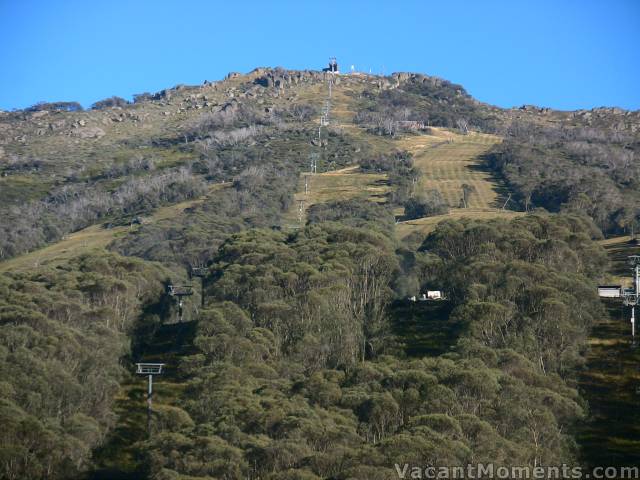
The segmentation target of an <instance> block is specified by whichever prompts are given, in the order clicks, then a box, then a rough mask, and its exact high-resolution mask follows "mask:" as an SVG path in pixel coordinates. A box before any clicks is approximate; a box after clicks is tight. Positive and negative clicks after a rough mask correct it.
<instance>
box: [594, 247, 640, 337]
mask: <svg viewBox="0 0 640 480" xmlns="http://www.w3.org/2000/svg"><path fill="white" fill-rule="evenodd" d="M629 263H630V264H631V270H632V272H633V273H632V280H633V282H632V287H631V288H626V287H623V286H621V285H600V286H598V296H599V297H600V298H619V299H621V300H622V304H623V305H624V306H625V307H631V340H632V341H633V342H634V343H635V340H636V307H637V306H638V305H640V255H631V256H630V257H629Z"/></svg>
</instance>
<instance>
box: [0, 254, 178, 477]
mask: <svg viewBox="0 0 640 480" xmlns="http://www.w3.org/2000/svg"><path fill="white" fill-rule="evenodd" d="M167 274H168V272H167V271H166V270H164V269H163V268H162V267H160V266H159V265H154V264H149V263H144V262H142V261H140V260H136V259H128V258H123V257H120V256H117V255H114V254H108V253H106V252H105V253H104V254H103V255H102V256H100V257H98V256H83V257H80V258H78V259H76V260H75V261H72V262H69V263H68V264H67V265H65V268H62V269H40V270H39V271H38V272H34V273H31V274H26V273H25V274H7V273H5V274H3V275H2V276H0V378H2V381H1V382H0V418H2V427H3V432H2V439H1V440H0V478H7V479H18V478H69V477H70V476H75V475H77V474H78V473H79V472H81V471H83V470H85V469H86V468H87V466H88V465H89V460H90V456H91V450H92V449H93V448H95V447H97V446H98V445H100V443H101V442H102V440H103V439H104V436H105V434H106V432H107V431H108V430H109V428H110V427H112V426H113V423H114V420H115V419H114V418H113V414H112V412H111V406H112V403H113V397H114V395H115V394H116V392H117V391H118V388H119V387H118V383H119V381H120V380H121V378H122V375H123V369H122V366H121V364H120V359H121V358H122V357H124V356H126V355H127V354H128V346H129V343H130V342H129V339H128V337H129V336H130V335H131V333H132V332H133V329H134V326H135V324H136V322H137V320H138V317H139V316H140V315H142V313H143V310H144V311H146V312H148V313H149V314H151V312H152V311H153V307H154V305H156V304H157V303H158V301H159V298H160V295H161V293H162V290H163V282H164V281H165V278H166V276H167ZM158 313H159V312H158Z"/></svg>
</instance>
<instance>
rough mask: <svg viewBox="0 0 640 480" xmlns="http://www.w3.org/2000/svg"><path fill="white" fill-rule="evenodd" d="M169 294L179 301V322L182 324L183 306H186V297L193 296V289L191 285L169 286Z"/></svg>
mask: <svg viewBox="0 0 640 480" xmlns="http://www.w3.org/2000/svg"><path fill="white" fill-rule="evenodd" d="M167 293H168V294H169V295H171V296H172V297H175V298H176V299H177V301H178V322H182V313H183V312H182V306H183V304H184V297H190V296H191V295H193V287H192V286H191V285H169V286H168V287H167Z"/></svg>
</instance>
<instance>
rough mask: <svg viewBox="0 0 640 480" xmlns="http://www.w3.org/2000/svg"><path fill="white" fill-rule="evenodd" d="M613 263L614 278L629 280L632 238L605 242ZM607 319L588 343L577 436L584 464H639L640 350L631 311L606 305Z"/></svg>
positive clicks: (637, 250)
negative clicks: (582, 418)
mask: <svg viewBox="0 0 640 480" xmlns="http://www.w3.org/2000/svg"><path fill="white" fill-rule="evenodd" d="M603 243H604V247H605V248H606V249H607V252H608V253H609V256H610V258H611V260H612V266H613V268H612V273H613V275H615V276H616V277H618V278H623V277H626V278H629V275H630V269H629V265H628V263H627V256H628V255H634V254H636V255H637V254H640V247H638V246H633V245H631V244H630V243H629V242H628V237H623V238H621V239H616V240H608V241H605V242H603ZM607 307H608V309H607V311H608V315H607V316H605V317H604V318H602V319H601V320H600V322H598V323H597V324H596V325H595V326H594V329H593V331H592V334H591V338H590V339H589V346H590V350H589V353H588V355H587V365H586V369H585V370H584V371H583V372H582V374H581V376H580V388H581V390H582V394H583V396H584V397H585V398H586V399H587V400H588V402H589V406H590V412H589V417H588V420H587V421H586V422H585V424H584V425H581V426H580V427H579V430H578V435H577V439H578V443H579V444H580V445H581V447H582V450H583V459H584V463H585V464H587V465H591V466H596V465H638V464H640V410H639V409H638V401H640V372H639V371H638V365H640V348H638V347H637V346H636V347H634V346H632V345H631V341H630V340H631V339H630V337H631V327H630V323H629V315H630V312H629V309H628V308H624V309H623V308H622V306H621V305H620V303H618V302H611V303H608V304H607Z"/></svg>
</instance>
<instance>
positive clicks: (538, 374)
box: [0, 69, 638, 480]
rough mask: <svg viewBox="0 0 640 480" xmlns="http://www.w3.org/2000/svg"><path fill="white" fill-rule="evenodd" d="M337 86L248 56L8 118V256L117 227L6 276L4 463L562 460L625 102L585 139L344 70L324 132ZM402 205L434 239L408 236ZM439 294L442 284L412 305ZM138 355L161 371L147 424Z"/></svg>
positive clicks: (2, 279)
mask: <svg viewBox="0 0 640 480" xmlns="http://www.w3.org/2000/svg"><path fill="white" fill-rule="evenodd" d="M325 87H326V84H325V83H323V78H322V75H321V74H319V73H313V72H289V71H285V70H282V69H274V70H271V69H259V70H256V71H254V72H252V73H251V74H249V75H247V76H236V75H230V76H229V78H228V79H226V80H225V81H223V82H215V83H210V82H207V83H206V84H205V85H203V86H201V87H187V86H178V87H175V88H172V89H167V90H163V91H162V92H159V93H156V94H147V93H145V94H140V95H137V96H135V102H134V103H129V102H126V101H125V100H123V99H119V98H117V97H114V98H111V99H107V100H104V101H102V102H98V103H97V104H96V105H94V106H93V107H92V109H90V110H86V111H81V110H80V109H78V108H76V107H75V106H73V105H66V106H65V105H61V106H59V108H56V107H54V106H49V107H47V108H45V107H44V106H42V108H40V107H39V108H32V109H30V110H29V111H22V112H11V113H6V114H5V113H2V115H3V116H2V118H1V120H2V122H0V140H2V142H3V149H0V157H1V158H2V163H0V169H1V171H2V175H3V178H2V181H3V184H2V185H3V189H2V190H1V191H0V197H2V199H3V200H5V203H4V204H3V206H2V207H0V214H1V215H3V218H6V219H8V221H5V222H3V224H2V226H1V228H0V257H1V258H3V259H4V258H9V257H13V256H17V255H23V254H24V253H25V252H29V251H31V250H34V249H36V248H38V247H40V246H42V245H45V244H47V243H51V242H55V241H57V240H59V239H60V238H62V237H63V236H65V235H67V234H68V233H69V232H74V231H77V230H79V229H82V228H83V227H87V226H89V225H91V226H92V227H91V228H93V229H100V228H102V227H104V228H105V229H111V230H110V231H113V235H111V236H104V235H102V236H101V239H102V240H101V241H103V242H104V243H106V241H107V240H104V239H105V237H108V238H109V239H111V238H114V239H115V240H114V241H113V242H112V243H111V244H110V245H109V246H108V248H102V247H103V246H104V244H102V243H101V244H99V245H96V248H94V249H93V250H92V251H90V252H89V253H82V252H81V251H82V249H80V248H78V249H77V250H78V251H74V252H67V253H65V255H64V256H63V257H62V258H59V259H57V261H55V262H49V263H47V264H46V265H40V264H39V263H38V261H37V258H38V257H37V255H36V254H35V253H34V254H31V255H30V254H26V255H24V256H22V257H20V260H23V261H22V263H21V264H22V266H23V268H21V270H24V272H18V271H17V269H13V270H12V268H3V269H0V270H2V272H3V273H1V274H0V418H2V424H3V427H5V429H4V430H5V431H4V432H3V437H2V439H1V440H0V478H7V479H19V478H46V479H58V478H81V477H83V476H89V477H91V476H92V475H93V474H95V478H98V477H99V475H98V474H99V473H101V470H102V473H104V472H105V471H106V470H108V472H107V476H109V478H117V477H118V475H121V476H124V475H125V474H128V475H129V476H130V477H131V478H148V479H155V480H169V479H171V480H173V479H184V480H187V479H191V480H193V479H202V480H204V479H214V478H218V479H227V480H232V479H255V480H259V479H265V480H267V479H282V478H290V479H320V478H331V479H335V480H347V479H364V478H367V479H380V480H383V479H385V480H386V479H388V478H390V477H395V476H396V475H397V473H396V472H395V469H394V467H393V466H394V464H396V463H398V464H401V465H402V464H404V463H409V464H412V465H433V466H441V465H449V466H452V465H466V464H468V463H476V462H494V463H496V464H499V465H504V466H510V465H514V466H522V465H531V466H533V465H559V464H562V463H567V464H575V462H577V461H578V459H579V457H580V452H579V451H578V447H577V444H576V437H574V435H573V434H574V432H576V431H579V428H578V426H579V424H580V423H581V422H584V419H585V417H586V412H587V409H588V405H587V404H586V402H585V399H584V398H583V397H581V395H580V393H579V391H578V390H577V389H576V385H577V382H578V372H579V371H580V369H581V368H583V367H584V365H585V354H586V353H587V337H588V335H589V333H590V331H591V329H592V327H593V326H594V325H595V324H596V323H597V321H598V319H599V317H601V316H603V315H604V310H603V308H602V307H601V305H600V302H599V300H598V298H597V296H596V294H595V292H594V288H593V286H594V284H595V283H596V281H598V280H599V279H600V278H601V276H602V273H603V272H604V271H605V270H606V268H607V258H606V255H605V253H604V250H603V249H602V248H601V247H600V246H599V244H598V243H597V240H598V239H601V238H602V233H601V230H602V229H603V230H605V231H608V232H611V231H615V230H616V229H622V228H627V227H629V226H630V223H629V219H630V218H633V217H634V216H637V212H635V210H633V208H631V209H629V206H630V205H636V203H637V202H636V203H633V202H634V201H636V199H637V194H638V185H637V184H636V183H635V181H634V175H633V174H632V172H630V171H629V170H628V169H626V167H625V165H627V166H628V165H632V164H633V160H634V155H635V149H636V147H637V140H636V139H635V138H636V137H635V136H634V133H633V132H634V131H635V130H633V129H632V128H631V126H630V125H631V124H632V123H633V118H635V117H631V116H629V118H631V120H625V121H624V122H621V123H620V124H619V125H618V127H617V128H618V130H619V131H618V133H617V134H616V136H613V137H612V139H611V140H610V141H609V140H607V137H606V136H605V135H604V134H603V133H602V132H607V134H609V133H611V132H612V130H611V128H612V127H611V125H612V124H613V123H615V122H614V120H615V119H618V118H619V117H620V116H621V114H619V113H616V112H603V113H602V115H600V116H598V119H599V120H598V122H595V123H594V124H593V129H592V130H588V129H585V128H583V127H584V125H585V124H586V123H588V122H587V120H585V119H584V118H582V117H580V118H577V116H573V117H570V116H569V115H568V114H565V113H562V112H541V111H531V110H529V109H525V110H521V111H504V110H500V109H497V108H494V107H490V106H487V105H483V104H481V103H479V102H477V101H475V100H473V99H472V98H471V97H470V96H468V95H467V94H466V92H464V90H463V89H462V88H461V87H459V86H457V85H454V84H451V83H449V82H446V81H443V80H440V79H436V78H432V77H426V76H422V75H412V74H395V75H394V76H392V77H386V78H382V77H380V78H360V77H357V76H344V77H340V81H339V82H338V81H337V82H336V83H335V85H334V87H333V96H332V102H334V104H333V105H332V107H331V108H332V109H334V110H335V112H336V113H335V115H334V114H333V110H332V116H331V122H332V126H331V128H328V129H326V131H323V138H322V141H318V140H317V132H318V130H317V128H318V126H317V123H315V122H316V120H317V116H318V114H319V107H320V105H321V104H322V100H323V99H324V97H319V93H318V92H324V89H325ZM322 95H324V93H323V94H322ZM545 115H546V116H545ZM352 117H355V119H354V120H355V125H354V124H352V123H350V122H351V119H352ZM624 118H627V116H626V115H624ZM345 119H346V120H345ZM341 122H347V123H341ZM570 122H573V123H572V124H571V125H570ZM625 122H626V123H625ZM553 124H557V125H559V126H556V127H553V126H551V125H553ZM4 125H7V126H4ZM522 125H527V127H526V128H525V127H522ZM527 129H528V130H527ZM477 130H482V131H485V132H494V133H505V134H507V133H508V136H507V137H506V140H505V141H504V143H503V144H499V142H500V138H499V137H498V136H496V135H487V134H479V133H478V132H477ZM325 132H326V134H327V137H326V138H325V137H324V133H325ZM418 132H423V133H418ZM424 132H428V133H429V134H428V135H426V134H424ZM532 132H535V135H533V134H532ZM4 146H6V149H5V148H4ZM489 149H492V151H491V153H490V154H489V155H487V156H486V157H484V162H485V166H484V170H482V168H481V166H479V165H478V161H479V160H478V158H479V156H481V155H483V154H485V153H487V150H489ZM556 154H557V156H556ZM606 158H608V159H609V160H608V162H609V163H608V164H606V165H605V159H606ZM311 159H313V160H315V161H316V162H317V167H318V174H313V175H311V174H308V175H306V173H304V172H306V171H307V170H308V168H309V164H310V160H311ZM625 162H626V163H625ZM487 168H490V169H491V170H492V172H493V173H496V174H498V175H500V176H502V178H503V179H504V180H505V182H506V184H507V185H508V186H509V188H510V189H511V192H502V191H500V190H499V185H498V184H497V183H495V182H493V181H492V180H493V179H492V178H491V172H488V171H487ZM572 169H573V170H572ZM568 172H569V173H568ZM538 173H540V175H539V176H538V177H539V178H538V177H536V176H535V175H537V174H538ZM303 175H305V177H303ZM349 175H353V176H354V178H355V177H356V176H359V177H357V179H358V180H359V182H360V183H358V181H356V180H353V178H352V179H350V180H348V181H347V180H345V178H344V177H347V176H349ZM636 176H637V175H636ZM589 177H592V178H593V179H599V180H600V181H601V182H600V184H598V185H599V186H598V185H596V184H595V183H593V182H590V180H589ZM305 179H306V180H308V181H309V183H310V188H311V192H308V193H307V192H305V193H304V194H303V193H301V191H302V190H301V185H304V182H303V180H305ZM331 179H333V183H332V182H331ZM314 182H315V183H314ZM323 182H324V183H323ZM5 184H6V185H9V186H10V188H7V189H5V188H4V185H5ZM363 185H366V188H365V187H364V186H363ZM322 188H324V189H325V190H322ZM330 188H333V191H332V192H331V194H327V193H326V190H328V189H330ZM369 189H371V190H369ZM603 189H604V190H603ZM296 190H298V192H296ZM354 190H355V193H354ZM503 193H505V195H504V197H506V198H504V200H505V201H506V200H507V198H509V197H508V195H507V194H508V193H512V194H513V195H512V196H513V200H512V201H513V203H514V206H516V208H518V207H521V208H522V209H523V210H528V211H529V212H528V214H527V215H524V213H521V214H520V215H522V216H520V217H519V218H515V219H513V220H511V221H507V220H506V219H493V220H491V219H486V218H483V219H475V220H473V219H470V218H462V219H460V217H463V216H464V217H471V216H472V214H473V213H477V212H478V211H480V213H482V214H491V215H494V216H495V215H498V214H499V215H504V216H508V214H507V213H503V212H502V210H501V209H502V205H503V203H502V201H500V202H498V200H502V198H501V196H502V194H503ZM302 195H305V196H302ZM600 197H602V198H600ZM302 198H304V199H305V200H306V201H307V204H306V210H305V211H304V212H303V213H304V215H301V216H300V219H299V220H298V222H297V223H296V225H295V227H293V226H292V225H290V223H291V222H288V221H287V219H288V216H289V215H290V213H291V211H294V213H295V214H297V213H298V212H297V208H299V207H298V205H297V201H299V200H300V199H302ZM196 199H198V200H197V201H196ZM595 199H598V201H597V202H596V201H594V200H595ZM185 200H190V201H189V202H188V204H186V206H185V204H182V206H181V207H180V208H178V202H183V201H185ZM372 200H374V201H372ZM510 206H511V205H510ZM534 206H535V207H540V206H543V207H545V208H546V209H547V210H549V211H551V212H552V213H548V212H544V211H542V210H533V207H534ZM159 207H162V209H160V210H158V209H159ZM187 207H188V208H187ZM403 207H404V213H405V215H406V217H408V218H414V219H415V218H423V217H429V216H431V217H430V218H427V219H426V221H433V223H432V224H430V229H431V231H430V232H429V233H426V232H425V233H421V232H420V231H419V230H416V231H414V233H413V234H412V236H411V238H408V240H407V241H405V242H404V243H403V242H400V241H399V239H398V236H399V234H400V233H402V230H401V228H402V224H401V225H399V226H396V215H401V213H402V208H403ZM449 211H450V212H451V215H450V217H451V220H445V221H441V220H442V218H435V216H438V215H444V214H445V213H447V212H449ZM153 212H155V215H153ZM161 212H168V213H165V214H160V213H161ZM514 215H515V213H514ZM296 218H297V215H296ZM148 219H153V220H149V221H147V220H148ZM304 220H306V222H305V221H304ZM134 222H135V223H136V224H138V225H136V226H135V227H134V228H132V227H130V225H131V224H132V223H134ZM403 223H404V222H403ZM114 226H117V227H116V228H113V227H114ZM101 231H102V230H101ZM105 231H106V230H105ZM74 241H75V239H74ZM78 241H80V240H78ZM69 245H71V247H73V246H74V245H76V246H77V243H72V242H70V243H69ZM71 247H69V248H71ZM31 265H33V267H31ZM193 266H198V267H205V271H206V275H205V278H204V279H203V285H204V291H205V298H204V301H203V303H202V304H201V303H200V300H202V299H200V298H198V295H199V294H196V295H195V296H194V297H191V298H190V300H189V301H188V305H189V306H188V307H187V310H188V312H187V315H186V319H187V320H188V322H186V323H183V324H174V323H172V321H173V320H172V319H173V318H175V315H174V313H175V312H173V310H172V307H171V303H170V300H171V299H170V298H169V297H167V296H166V295H164V294H163V291H164V290H165V288H166V285H167V283H168V282H170V281H171V280H173V281H180V282H185V281H186V274H187V272H188V271H189V270H190V267H193ZM433 289H436V290H442V291H444V292H445V293H446V296H447V300H446V301H443V302H417V301H416V302H413V301H410V300H407V297H413V296H414V295H419V294H420V293H422V292H424V291H425V290H433ZM140 360H146V361H166V362H167V364H168V368H167V374H166V376H165V377H164V378H163V379H162V380H159V382H158V392H159V394H158V396H157V398H156V399H154V410H153V414H152V416H151V428H150V431H149V432H148V434H147V432H146V430H145V427H146V424H145V423H144V420H145V419H144V418H143V417H144V411H143V408H144V401H143V392H142V391H141V389H140V388H139V387H134V386H133V379H132V378H131V377H132V375H131V371H132V363H133V362H135V361H140ZM127 372H129V373H128V374H127ZM141 422H142V423H141ZM581 438H582V437H581ZM103 469H106V470H103ZM103 476H104V475H103Z"/></svg>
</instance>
